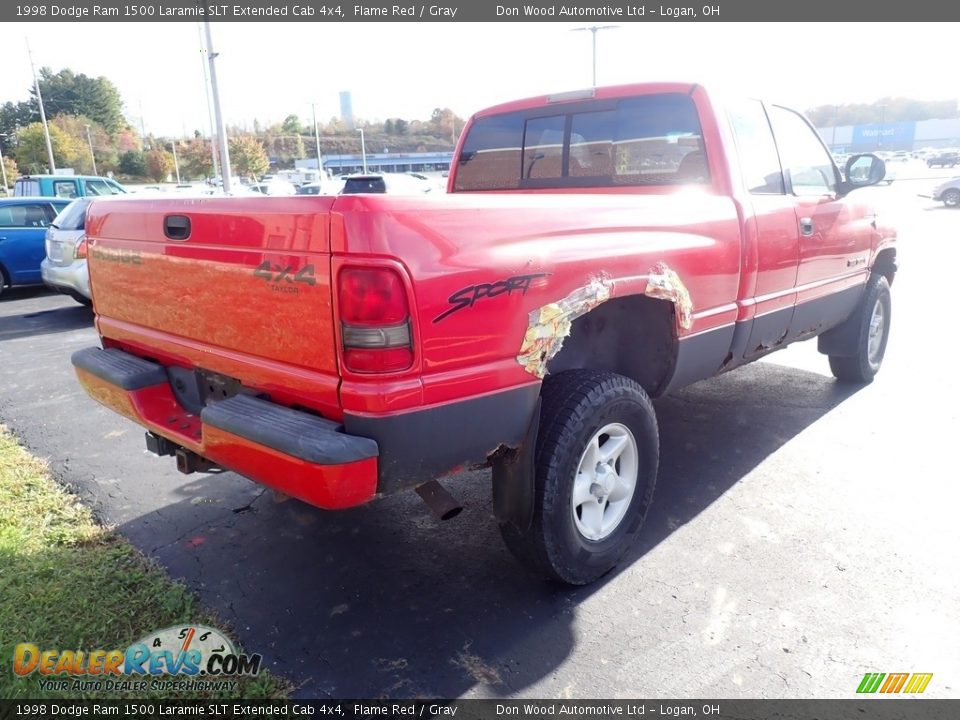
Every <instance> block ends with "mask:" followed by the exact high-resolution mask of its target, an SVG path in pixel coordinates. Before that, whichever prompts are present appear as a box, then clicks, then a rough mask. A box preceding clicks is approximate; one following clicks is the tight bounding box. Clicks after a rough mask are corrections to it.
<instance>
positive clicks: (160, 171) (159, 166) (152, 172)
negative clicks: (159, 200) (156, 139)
mask: <svg viewBox="0 0 960 720" xmlns="http://www.w3.org/2000/svg"><path fill="white" fill-rule="evenodd" d="M143 159H144V162H145V163H146V165H147V176H148V177H149V178H150V179H151V180H153V181H154V182H163V181H164V180H166V179H167V177H168V176H169V175H170V172H171V171H172V170H173V155H171V154H170V153H168V152H167V151H166V150H162V149H161V148H160V147H159V145H157V146H156V147H154V149H153V150H148V151H147V152H145V153H144V154H143Z"/></svg>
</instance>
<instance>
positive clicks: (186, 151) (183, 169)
mask: <svg viewBox="0 0 960 720" xmlns="http://www.w3.org/2000/svg"><path fill="white" fill-rule="evenodd" d="M177 158H179V160H180V175H181V176H182V177H187V178H208V177H212V176H213V155H212V153H211V145H210V140H207V139H204V138H203V137H194V138H193V139H191V140H188V141H187V142H184V143H180V144H179V145H177Z"/></svg>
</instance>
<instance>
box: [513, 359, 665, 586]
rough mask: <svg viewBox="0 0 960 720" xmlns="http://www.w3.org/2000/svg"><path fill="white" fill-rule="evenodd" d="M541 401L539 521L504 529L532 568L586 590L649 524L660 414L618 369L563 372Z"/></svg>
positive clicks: (536, 513)
mask: <svg viewBox="0 0 960 720" xmlns="http://www.w3.org/2000/svg"><path fill="white" fill-rule="evenodd" d="M541 395H542V400H543V402H542V407H541V415H540V432H539V435H538V438H537V445H536V464H535V467H536V470H535V474H536V477H535V490H536V493H535V506H534V513H533V522H532V523H531V526H530V528H529V529H527V530H526V531H522V532H521V531H518V530H517V529H516V527H514V526H513V525H509V524H506V525H502V526H501V528H500V529H501V533H502V535H503V538H504V540H505V541H506V543H507V546H508V547H509V548H510V550H511V551H512V552H513V553H514V554H515V555H516V556H517V557H518V558H519V559H520V560H521V561H522V562H523V563H524V564H525V565H527V566H528V567H529V568H531V569H533V570H534V571H537V572H539V573H541V574H544V575H546V576H547V577H550V578H552V579H555V580H559V581H561V582H565V583H568V584H571V585H584V584H586V583H589V582H592V581H594V580H596V579H597V578H599V577H601V576H602V575H604V574H605V573H607V572H608V571H610V570H611V569H612V568H613V567H614V565H616V563H617V561H618V560H619V559H620V558H621V557H622V556H623V554H624V553H625V552H626V551H627V549H628V548H629V547H630V545H631V543H632V542H633V540H634V538H635V536H636V534H637V531H638V530H639V529H640V527H641V526H642V524H643V520H644V518H645V516H646V514H647V509H648V508H649V507H650V502H651V500H652V498H653V488H654V484H655V482H656V476H657V463H658V455H659V438H658V434H657V421H656V416H655V415H654V411H653V406H652V405H651V404H650V399H649V398H648V397H647V394H646V393H645V392H644V391H643V388H642V387H640V385H638V384H637V383H636V382H634V381H633V380H630V379H628V378H626V377H623V376H621V375H615V374H613V373H607V372H596V371H591V370H571V371H567V372H563V373H559V374H558V375H555V376H551V377H549V378H547V379H546V380H545V381H544V383H543V390H542V393H541Z"/></svg>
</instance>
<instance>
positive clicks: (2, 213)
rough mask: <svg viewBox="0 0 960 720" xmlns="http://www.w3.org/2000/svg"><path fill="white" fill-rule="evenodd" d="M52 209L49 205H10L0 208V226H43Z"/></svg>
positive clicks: (46, 223)
mask: <svg viewBox="0 0 960 720" xmlns="http://www.w3.org/2000/svg"><path fill="white" fill-rule="evenodd" d="M52 213H53V211H52V210H51V209H50V206H49V205H46V204H43V205H11V206H6V207H2V208H0V227H8V228H45V227H46V226H47V225H49V224H50V220H51V219H52Z"/></svg>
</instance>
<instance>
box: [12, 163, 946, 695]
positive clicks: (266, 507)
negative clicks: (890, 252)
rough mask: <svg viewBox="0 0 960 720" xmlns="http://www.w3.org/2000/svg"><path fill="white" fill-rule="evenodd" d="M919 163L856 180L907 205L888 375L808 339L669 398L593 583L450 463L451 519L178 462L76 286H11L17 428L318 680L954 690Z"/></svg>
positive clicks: (939, 292) (924, 183)
mask: <svg viewBox="0 0 960 720" xmlns="http://www.w3.org/2000/svg"><path fill="white" fill-rule="evenodd" d="M918 174H919V175H922V176H923V177H924V178H927V177H928V175H929V173H918ZM905 175H907V173H905V172H904V171H901V172H900V175H899V177H898V180H897V182H895V183H894V184H893V185H892V186H890V187H889V188H886V187H884V188H877V189H871V190H865V191H862V192H870V193H873V194H874V196H875V198H876V201H877V205H878V208H879V212H880V213H882V214H884V215H891V216H893V217H895V218H897V219H898V220H899V221H900V236H901V237H900V250H899V253H900V268H901V271H900V274H899V275H898V277H897V281H896V282H895V283H894V286H893V308H894V310H893V313H894V317H893V330H892V335H891V340H890V344H889V348H888V352H887V359H886V363H885V366H884V368H883V370H882V371H881V373H880V375H879V376H878V378H877V380H876V381H875V382H874V383H873V384H872V385H870V386H868V387H864V388H851V387H848V386H843V385H840V384H837V383H836V382H835V381H834V380H833V378H832V377H831V376H830V374H829V370H828V367H827V362H826V359H825V358H823V357H822V356H820V355H819V354H818V353H817V352H816V347H815V343H806V344H803V345H799V346H795V347H791V348H790V349H788V350H786V351H784V352H781V353H778V354H775V355H773V356H771V357H769V358H768V359H766V360H764V361H762V362H760V363H756V364H754V365H751V366H748V367H745V368H742V369H740V370H737V371H735V372H733V373H730V374H728V375H725V376H722V377H720V378H717V379H714V380H712V381H707V382H704V383H699V384H697V385H695V386H692V387H690V388H688V389H686V390H684V391H682V392H680V393H678V394H677V395H675V396H672V397H669V398H665V399H662V400H659V401H657V402H656V409H657V413H658V417H659V422H660V434H661V443H662V460H661V471H660V478H659V485H658V490H657V495H656V498H655V501H654V505H653V508H652V510H651V514H650V518H649V520H648V523H647V525H646V526H645V528H644V529H643V531H642V534H641V537H640V541H639V543H638V545H637V547H636V548H634V550H633V551H632V552H631V553H630V554H629V556H628V558H627V559H626V560H625V562H623V563H622V564H621V566H620V567H619V568H618V569H617V571H615V572H614V573H613V574H611V575H610V576H608V577H607V578H605V579H604V580H603V581H601V582H599V583H597V584H595V585H593V586H591V587H588V588H583V589H578V590H569V589H562V588H558V587H555V586H552V585H549V584H546V583H543V582H541V581H539V580H536V579H533V578H531V577H529V576H527V575H525V574H524V572H523V571H522V570H521V568H520V567H519V565H517V564H516V563H515V562H514V560H513V559H512V557H511V556H510V555H509V553H508V552H507V550H506V548H505V547H504V546H503V545H502V543H501V542H500V538H499V535H498V533H497V531H496V528H495V525H494V522H493V518H492V511H491V502H490V492H489V478H488V475H487V473H485V472H473V473H466V474H463V475H461V476H458V477H457V478H455V479H454V480H453V481H451V482H449V483H447V485H448V488H449V489H450V490H451V491H452V492H454V494H456V495H458V496H459V497H460V498H461V499H462V501H463V503H464V505H465V511H464V512H463V513H462V514H461V515H460V516H459V517H457V518H456V519H454V520H451V521H448V522H446V523H441V522H439V521H438V520H436V519H434V517H433V516H432V515H431V514H430V512H429V511H428V510H427V508H426V507H425V506H424V505H423V504H422V503H421V502H420V500H419V499H418V498H417V496H416V495H414V494H413V493H408V494H404V495H402V496H396V497H391V498H388V499H385V500H382V501H379V502H377V503H374V504H371V505H369V506H366V507H363V508H359V509H355V510H350V511H345V512H340V513H327V512H323V511H320V510H315V509H312V508H310V507H308V506H305V505H302V504H300V503H298V502H296V501H290V502H285V503H276V502H274V500H273V499H272V496H271V495H270V493H267V492H263V490H262V489H261V488H260V487H259V486H257V485H255V484H253V483H251V482H249V481H247V480H245V479H243V478H241V477H238V476H236V475H234V474H232V473H225V474H219V475H204V474H195V475H191V476H184V475H180V474H178V473H177V471H176V469H175V467H174V465H173V462H172V460H171V459H169V458H165V459H158V458H155V457H154V456H152V455H149V454H147V453H146V451H145V450H144V445H143V433H142V431H141V430H140V429H139V428H138V427H137V426H135V425H134V424H132V423H130V422H128V421H126V420H124V419H123V418H121V417H119V416H117V415H115V414H113V413H111V412H109V411H107V410H106V409H104V408H102V407H100V406H98V405H97V404H95V403H94V402H93V401H92V400H90V399H89V398H88V397H87V396H86V395H85V394H84V393H83V391H82V390H81V389H80V387H79V385H78V384H77V383H76V381H75V379H74V376H73V371H72V368H71V366H70V363H69V356H70V354H71V353H72V352H73V351H75V350H77V349H79V348H82V347H86V346H89V345H93V344H95V343H96V334H95V332H94V330H93V329H92V315H91V314H90V312H89V311H87V310H86V309H85V308H83V307H81V306H79V305H77V304H76V303H75V302H74V301H72V300H71V299H69V298H65V297H63V296H59V295H54V294H49V293H46V292H44V291H41V290H37V289H18V290H14V291H11V292H9V294H7V295H5V296H4V298H3V299H2V300H0V359H2V362H0V422H3V423H4V424H6V425H7V426H8V427H9V428H11V429H12V430H13V432H14V433H16V434H17V435H18V436H19V437H20V438H21V439H22V440H23V442H24V443H25V444H26V445H27V446H28V447H29V448H30V449H31V450H32V451H33V452H34V453H35V454H37V455H39V456H41V457H44V458H47V459H49V462H50V466H51V468H52V470H53V472H54V473H55V474H56V476H57V477H58V478H60V479H61V480H62V481H63V482H65V483H67V484H69V485H70V486H71V487H73V488H74V489H75V491H76V492H77V493H78V494H79V495H80V497H81V498H82V499H83V500H84V502H86V503H88V504H89V505H90V506H91V507H92V508H94V510H95V512H96V514H97V515H98V517H99V518H101V519H102V520H103V521H104V522H106V523H108V524H112V525H115V526H116V527H117V528H118V530H119V531H120V532H121V533H123V534H124V535H126V536H127V537H128V538H130V540H131V541H132V542H133V543H134V544H136V545H137V546H138V547H140V548H141V549H142V550H143V551H144V552H146V553H147V554H148V555H150V556H151V557H154V558H156V559H157V560H158V561H159V562H160V563H162V564H163V565H164V566H165V567H166V568H167V570H168V571H169V573H170V574H171V575H172V576H173V577H176V578H180V579H182V580H183V581H184V582H185V583H186V584H187V585H188V586H189V587H190V588H191V589H192V590H194V591H195V592H196V593H197V595H198V596H199V597H200V599H201V600H202V602H203V603H205V604H206V605H208V606H210V607H211V608H214V609H215V610H216V611H217V612H218V613H219V614H220V615H221V616H222V617H223V618H224V619H225V620H226V621H227V622H228V623H229V625H230V627H231V628H232V630H233V631H234V634H235V635H236V636H237V637H238V638H239V639H240V641H241V642H242V643H244V644H245V645H246V646H247V647H248V648H249V649H251V650H253V651H256V652H262V653H263V654H264V656H265V659H266V660H267V661H268V663H269V664H270V666H271V667H272V668H273V669H274V670H275V671H276V672H279V673H281V674H283V675H285V676H287V677H289V678H290V679H291V680H292V681H293V682H294V683H295V684H296V685H297V688H298V689H297V691H296V694H297V695H299V696H303V697H325V696H332V697H341V698H346V697H379V696H385V697H397V698H400V697H415V696H441V697H461V696H462V697H480V698H484V697H505V696H517V697H543V698H550V697H557V698H604V697H614V698H630V697H633V698H643V697H646V698H655V697H704V698H706V697H721V698H731V697H804V698H806V697H837V698H848V697H853V696H854V693H855V690H856V687H857V685H858V684H859V682H860V679H861V678H862V677H863V675H864V673H866V672H887V673H889V672H932V673H933V674H934V677H933V679H932V681H931V683H930V685H929V686H928V688H927V691H926V695H927V696H933V697H958V696H960V654H958V652H957V647H958V646H960V603H958V598H960V572H958V569H957V557H958V554H957V553H958V548H960V523H958V522H957V519H956V518H957V508H958V507H960V483H958V482H957V477H958V473H957V469H956V467H955V461H956V457H957V452H956V447H957V441H958V430H960V419H958V409H957V406H958V398H960V382H958V379H957V368H956V359H957V350H956V347H957V342H956V336H955V333H956V326H955V325H954V323H953V322H952V319H953V318H954V317H955V312H954V306H955V303H954V302H953V298H952V290H953V288H955V287H956V280H955V278H954V277H953V274H954V273H955V272H957V268H958V267H960V210H947V209H945V208H943V206H942V205H941V204H939V203H933V202H932V201H930V200H925V199H922V198H919V197H917V193H918V192H923V191H929V189H930V187H931V185H932V184H933V183H932V182H931V181H930V180H929V179H922V180H910V179H906V180H902V179H900V178H903V177H904V176H905ZM425 442H428V440H425ZM38 590H40V591H42V589H38ZM150 629H152V628H144V631H145V632H146V631H148V630H150Z"/></svg>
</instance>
